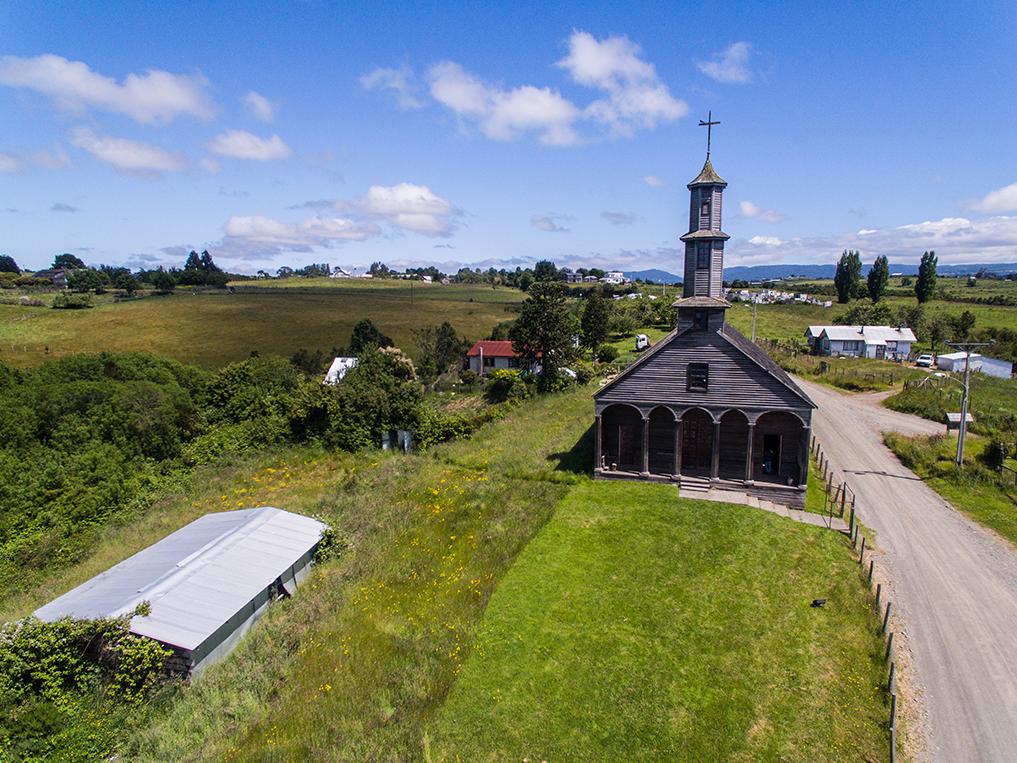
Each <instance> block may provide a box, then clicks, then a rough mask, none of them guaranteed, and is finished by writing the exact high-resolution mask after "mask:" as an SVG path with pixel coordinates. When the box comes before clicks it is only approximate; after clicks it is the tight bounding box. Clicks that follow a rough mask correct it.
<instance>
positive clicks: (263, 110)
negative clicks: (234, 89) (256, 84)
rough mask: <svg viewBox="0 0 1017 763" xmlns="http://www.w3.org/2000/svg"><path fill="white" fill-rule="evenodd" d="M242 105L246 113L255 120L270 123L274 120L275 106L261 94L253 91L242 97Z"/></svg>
mask: <svg viewBox="0 0 1017 763" xmlns="http://www.w3.org/2000/svg"><path fill="white" fill-rule="evenodd" d="M244 105H245V106H246V107H247V111H248V113H250V115H251V116H252V117H254V118H255V119H259V120H261V121H262V122H271V121H272V120H273V119H275V104H274V103H272V102H271V101H270V100H268V98H266V97H265V96H263V95H262V94H261V93H257V92H255V91H254V90H252V91H251V92H249V93H248V94H247V95H245V96H244Z"/></svg>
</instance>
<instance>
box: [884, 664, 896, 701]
mask: <svg viewBox="0 0 1017 763" xmlns="http://www.w3.org/2000/svg"><path fill="white" fill-rule="evenodd" d="M896 680H897V663H896V662H894V661H893V660H891V661H890V675H889V676H888V677H887V679H886V690H887V691H888V692H890V694H893V693H894V692H893V683H894V681H896Z"/></svg>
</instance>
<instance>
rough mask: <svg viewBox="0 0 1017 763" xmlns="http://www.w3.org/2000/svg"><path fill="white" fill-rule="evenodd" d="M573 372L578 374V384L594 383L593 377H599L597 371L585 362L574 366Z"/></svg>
mask: <svg viewBox="0 0 1017 763" xmlns="http://www.w3.org/2000/svg"><path fill="white" fill-rule="evenodd" d="M572 370H573V371H575V372H576V383H577V384H589V383H590V382H591V381H593V377H594V376H596V375H597V372H596V370H594V368H593V366H592V365H591V364H589V363H586V362H585V361H579V362H578V363H573V364H572Z"/></svg>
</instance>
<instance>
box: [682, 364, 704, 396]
mask: <svg viewBox="0 0 1017 763" xmlns="http://www.w3.org/2000/svg"><path fill="white" fill-rule="evenodd" d="M686 381H687V385H686V389H687V390H688V391H689V392H706V391H707V390H708V389H709V387H710V364H709V363H689V370H688V373H687V374H686Z"/></svg>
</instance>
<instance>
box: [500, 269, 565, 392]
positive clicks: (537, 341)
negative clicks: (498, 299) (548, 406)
mask: <svg viewBox="0 0 1017 763" xmlns="http://www.w3.org/2000/svg"><path fill="white" fill-rule="evenodd" d="M578 333H579V321H578V320H577V319H576V316H575V315H574V314H573V313H572V311H571V310H570V309H569V305H568V287H566V286H565V284H563V283H560V282H558V281H538V282H536V283H534V284H533V285H532V286H530V290H529V296H528V297H527V299H526V301H525V302H523V306H522V309H521V310H520V312H519V318H518V319H516V322H515V324H514V325H513V326H512V329H511V331H510V332H509V336H510V337H511V339H512V347H513V348H514V349H515V351H516V352H518V353H519V354H520V355H521V356H522V357H523V358H524V359H525V360H527V361H529V362H530V363H540V365H541V370H540V379H539V383H538V387H539V388H540V389H541V390H542V391H546V390H548V389H551V388H552V387H553V385H554V383H555V380H556V379H557V376H558V369H559V368H561V367H562V366H563V365H564V364H565V363H567V362H568V361H569V360H570V359H572V358H573V357H575V354H576V346H575V339H576V335H577V334H578Z"/></svg>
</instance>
